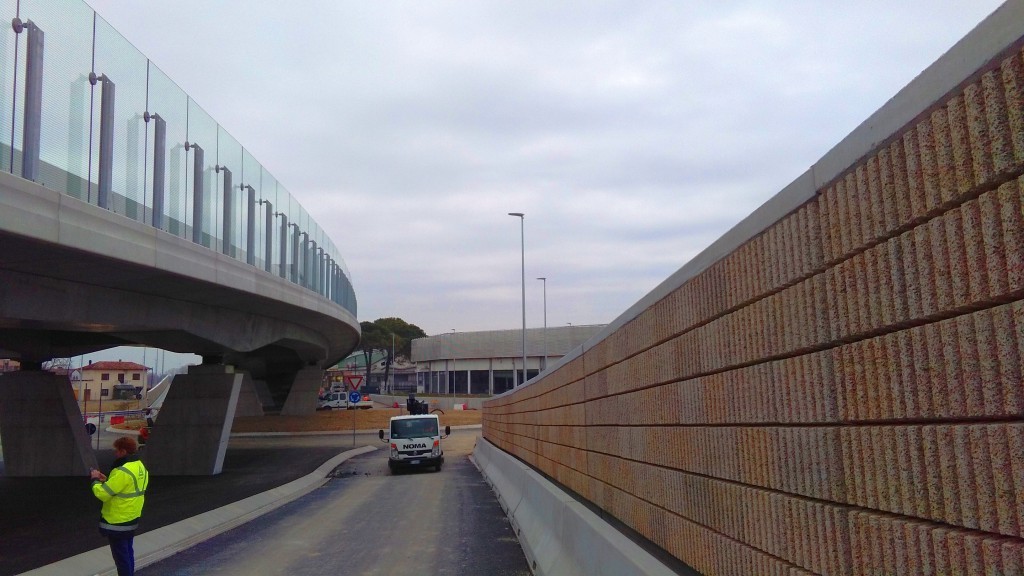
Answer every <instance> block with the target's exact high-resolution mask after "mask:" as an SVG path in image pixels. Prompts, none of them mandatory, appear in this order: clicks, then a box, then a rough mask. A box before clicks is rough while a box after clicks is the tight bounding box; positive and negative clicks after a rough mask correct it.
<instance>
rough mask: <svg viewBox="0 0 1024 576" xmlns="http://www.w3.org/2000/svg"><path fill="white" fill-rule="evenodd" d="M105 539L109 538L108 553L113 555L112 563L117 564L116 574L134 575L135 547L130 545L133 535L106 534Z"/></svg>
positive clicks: (121, 575) (119, 575) (118, 575)
mask: <svg viewBox="0 0 1024 576" xmlns="http://www.w3.org/2000/svg"><path fill="white" fill-rule="evenodd" d="M107 539H108V540H110V554H111V555H112V556H113V557H114V565H115V566H117V576H134V574H135V549H134V547H133V546H132V541H133V540H134V535H128V536H110V535H108V536H107Z"/></svg>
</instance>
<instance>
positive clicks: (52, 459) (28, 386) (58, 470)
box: [0, 369, 96, 477]
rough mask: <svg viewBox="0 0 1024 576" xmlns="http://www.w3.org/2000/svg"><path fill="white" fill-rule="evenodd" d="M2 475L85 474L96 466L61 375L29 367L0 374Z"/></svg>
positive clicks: (78, 412) (94, 455)
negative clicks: (3, 471) (3, 473)
mask: <svg viewBox="0 0 1024 576" xmlns="http://www.w3.org/2000/svg"><path fill="white" fill-rule="evenodd" d="M0 441H2V443H3V454H4V470H5V475H6V476H83V477H85V476H87V475H88V474H89V469H90V468H95V467H96V454H95V453H94V452H93V450H92V447H91V446H90V445H89V435H88V434H86V432H85V422H84V420H83V419H82V411H81V409H79V407H78V402H77V401H76V400H75V395H74V393H73V392H72V391H71V386H69V385H68V379H67V378H66V377H63V376H58V375H56V374H51V373H49V372H42V371H38V370H32V369H27V370H25V369H23V370H22V371H19V372H9V373H7V374H4V375H3V376H0Z"/></svg>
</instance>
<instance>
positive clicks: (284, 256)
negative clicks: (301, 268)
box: [274, 212, 288, 278]
mask: <svg viewBox="0 0 1024 576" xmlns="http://www.w3.org/2000/svg"><path fill="white" fill-rule="evenodd" d="M274 216H280V217H281V234H280V236H281V259H280V260H281V261H280V264H279V266H280V267H281V272H280V274H279V276H281V278H285V277H287V276H288V216H287V215H285V213H284V212H274Z"/></svg>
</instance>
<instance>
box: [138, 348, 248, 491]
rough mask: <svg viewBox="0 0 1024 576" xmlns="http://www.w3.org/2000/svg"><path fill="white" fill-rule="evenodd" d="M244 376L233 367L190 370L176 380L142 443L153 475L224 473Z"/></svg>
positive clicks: (175, 378)
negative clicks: (147, 438)
mask: <svg viewBox="0 0 1024 576" xmlns="http://www.w3.org/2000/svg"><path fill="white" fill-rule="evenodd" d="M246 380H248V381H249V385H248V386H249V387H250V388H252V379H251V378H250V377H249V375H248V373H245V372H236V371H235V369H234V367H233V366H225V365H223V364H202V365H199V366H190V367H189V369H188V374H179V375H177V376H175V377H174V381H173V383H172V384H171V389H170V391H168V393H167V398H166V399H165V400H164V404H163V407H162V408H161V409H160V416H159V417H158V418H157V421H156V424H155V425H154V426H153V432H152V435H151V436H150V438H149V441H148V442H147V444H146V448H145V451H144V453H145V456H144V458H145V462H146V466H147V467H148V468H149V470H150V471H151V472H152V473H153V474H155V475H164V476H213V475H216V474H220V473H221V470H223V468H224V453H225V452H226V451H227V448H228V440H229V438H230V436H231V423H232V422H233V421H234V419H235V409H236V406H237V405H238V398H239V395H240V393H241V390H242V387H243V382H244V381H246Z"/></svg>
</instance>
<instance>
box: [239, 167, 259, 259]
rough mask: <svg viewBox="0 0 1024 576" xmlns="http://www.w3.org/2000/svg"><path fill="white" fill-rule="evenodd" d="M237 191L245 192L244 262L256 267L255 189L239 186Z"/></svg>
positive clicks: (243, 185)
mask: <svg viewBox="0 0 1024 576" xmlns="http://www.w3.org/2000/svg"><path fill="white" fill-rule="evenodd" d="M238 189H239V190H245V191H246V197H245V205H246V208H247V210H248V213H247V214H246V216H245V262H246V264H248V265H250V266H255V265H256V189H255V188H253V187H252V186H249V185H248V184H239V185H238Z"/></svg>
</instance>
